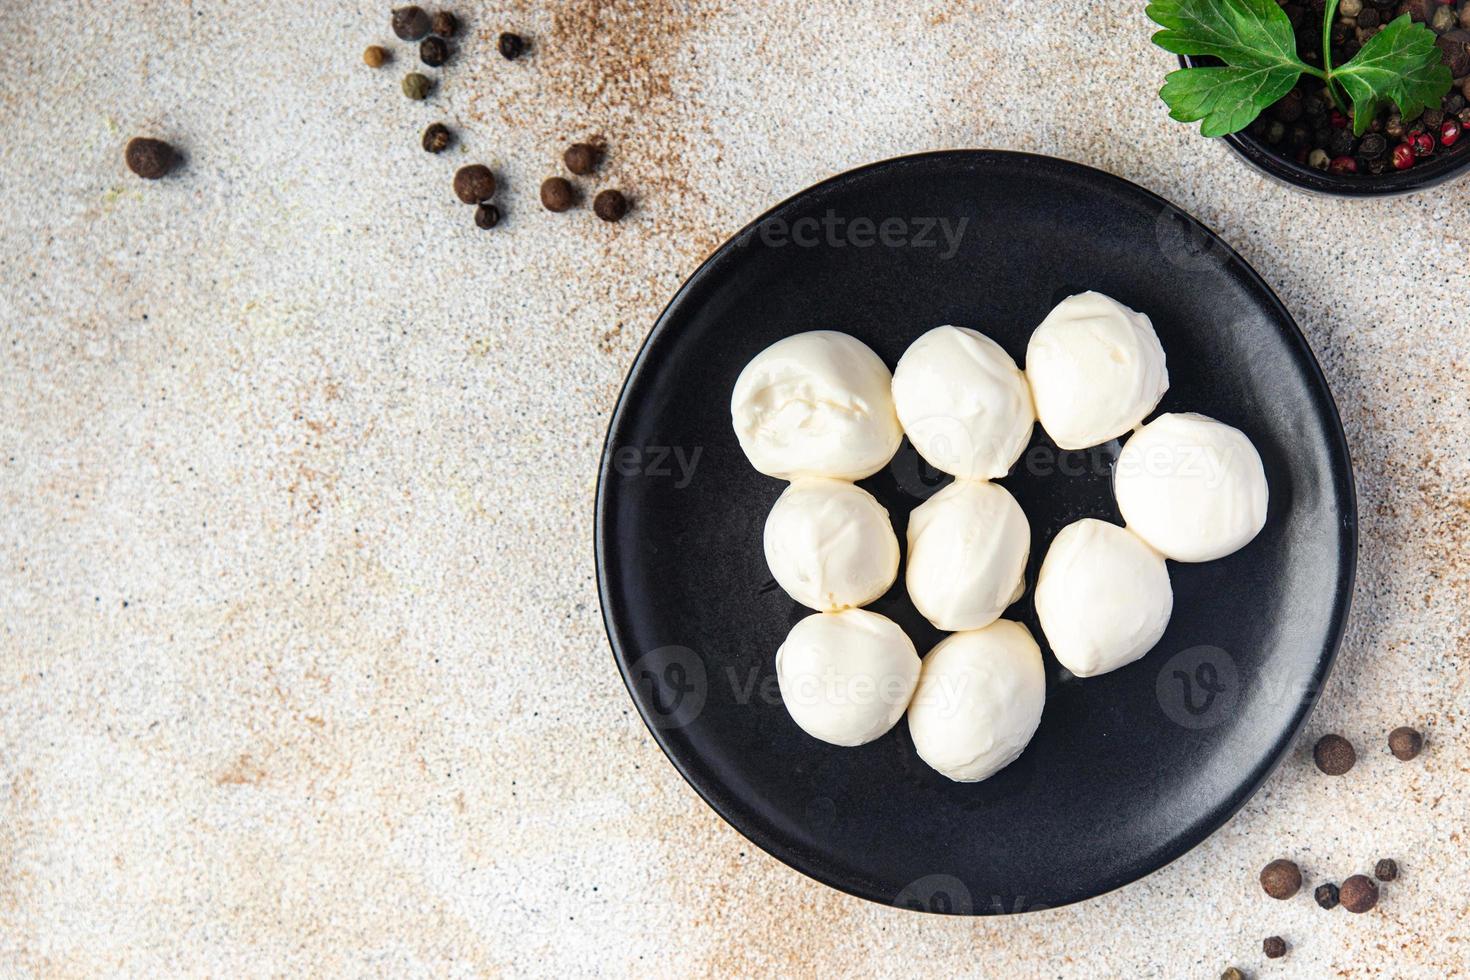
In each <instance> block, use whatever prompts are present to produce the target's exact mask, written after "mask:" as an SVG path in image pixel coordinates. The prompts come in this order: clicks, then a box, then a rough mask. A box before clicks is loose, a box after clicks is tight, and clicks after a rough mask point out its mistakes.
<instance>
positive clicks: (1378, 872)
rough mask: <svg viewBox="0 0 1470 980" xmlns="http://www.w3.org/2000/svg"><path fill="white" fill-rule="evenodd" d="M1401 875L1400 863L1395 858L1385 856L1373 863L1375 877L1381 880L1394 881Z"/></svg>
mask: <svg viewBox="0 0 1470 980" xmlns="http://www.w3.org/2000/svg"><path fill="white" fill-rule="evenodd" d="M1398 876H1399V863H1398V862H1397V861H1395V860H1394V859H1393V858H1383V859H1382V860H1380V861H1379V862H1378V863H1377V864H1375V865H1373V877H1375V878H1377V879H1378V880H1379V881H1393V880H1394V879H1395V878H1397V877H1398Z"/></svg>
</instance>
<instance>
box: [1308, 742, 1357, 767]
mask: <svg viewBox="0 0 1470 980" xmlns="http://www.w3.org/2000/svg"><path fill="white" fill-rule="evenodd" d="M1312 758H1313V759H1314V760H1315V761H1316V763H1317V768H1318V769H1321V770H1322V771H1323V772H1324V773H1326V774H1327V775H1329V776H1341V775H1342V774H1343V773H1345V772H1347V771H1348V770H1349V769H1351V768H1352V767H1353V763H1355V762H1357V761H1358V753H1357V752H1355V751H1354V750H1353V743H1351V742H1349V741H1348V740H1347V739H1345V738H1343V737H1342V736H1341V735H1323V736H1322V737H1321V738H1320V739H1318V740H1317V746H1316V748H1314V749H1313V750H1312Z"/></svg>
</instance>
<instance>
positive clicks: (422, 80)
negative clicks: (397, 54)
mask: <svg viewBox="0 0 1470 980" xmlns="http://www.w3.org/2000/svg"><path fill="white" fill-rule="evenodd" d="M431 88H433V83H432V82H430V81H429V78H428V76H427V75H420V74H419V73H418V72H416V71H411V72H409V73H408V74H407V75H404V76H403V94H404V95H406V96H408V97H409V98H410V99H413V100H414V101H415V102H422V101H424V100H425V99H427V98H428V97H429V89H431Z"/></svg>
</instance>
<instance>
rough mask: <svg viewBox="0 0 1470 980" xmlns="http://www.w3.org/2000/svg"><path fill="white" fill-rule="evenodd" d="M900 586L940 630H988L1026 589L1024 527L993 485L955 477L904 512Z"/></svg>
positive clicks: (1017, 509) (1011, 501)
mask: <svg viewBox="0 0 1470 980" xmlns="http://www.w3.org/2000/svg"><path fill="white" fill-rule="evenodd" d="M908 539H909V563H908V570H907V571H906V572H905V575H904V581H905V584H906V585H907V586H908V590H909V598H910V599H912V600H913V603H914V606H915V608H917V609H918V610H919V612H921V613H923V614H924V618H925V619H927V620H929V622H931V623H933V624H934V625H935V626H937V627H939V628H940V629H942V630H973V629H979V628H980V627H982V626H988V625H990V624H991V623H993V622H995V620H996V619H998V618H999V617H1000V614H1001V613H1003V612H1005V610H1006V607H1007V606H1009V605H1010V604H1011V603H1013V602H1015V601H1016V600H1017V599H1019V598H1020V597H1021V593H1022V592H1024V591H1025V587H1026V583H1025V572H1026V556H1027V555H1028V554H1030V552H1031V525H1030V524H1029V523H1028V522H1027V520H1026V514H1025V513H1024V512H1023V511H1022V510H1021V505H1020V504H1018V503H1016V498H1015V497H1012V496H1011V495H1010V494H1009V493H1008V492H1007V491H1006V489H1005V488H1004V487H1001V486H998V485H997V484H994V483H977V482H974V481H971V480H956V481H955V482H954V483H951V484H950V485H949V486H947V487H945V488H944V489H943V490H940V491H939V492H938V493H936V494H935V495H934V496H932V497H930V498H929V499H928V500H926V501H924V502H923V503H922V504H920V505H919V506H918V507H916V508H914V512H913V513H912V514H911V515H909V528H908Z"/></svg>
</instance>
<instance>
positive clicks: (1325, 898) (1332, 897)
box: [1312, 881, 1339, 909]
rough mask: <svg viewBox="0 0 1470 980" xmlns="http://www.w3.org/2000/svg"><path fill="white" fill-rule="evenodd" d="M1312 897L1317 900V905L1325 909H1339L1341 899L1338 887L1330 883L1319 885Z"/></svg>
mask: <svg viewBox="0 0 1470 980" xmlns="http://www.w3.org/2000/svg"><path fill="white" fill-rule="evenodd" d="M1312 897H1313V898H1315V899H1316V900H1317V904H1318V905H1320V906H1322V907H1323V908H1324V909H1335V908H1337V902H1338V898H1339V896H1338V893H1337V886H1336V885H1334V884H1333V883H1332V882H1330V881H1329V882H1328V883H1327V884H1325V885H1318V886H1317V890H1316V891H1315V892H1313V893H1312Z"/></svg>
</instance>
